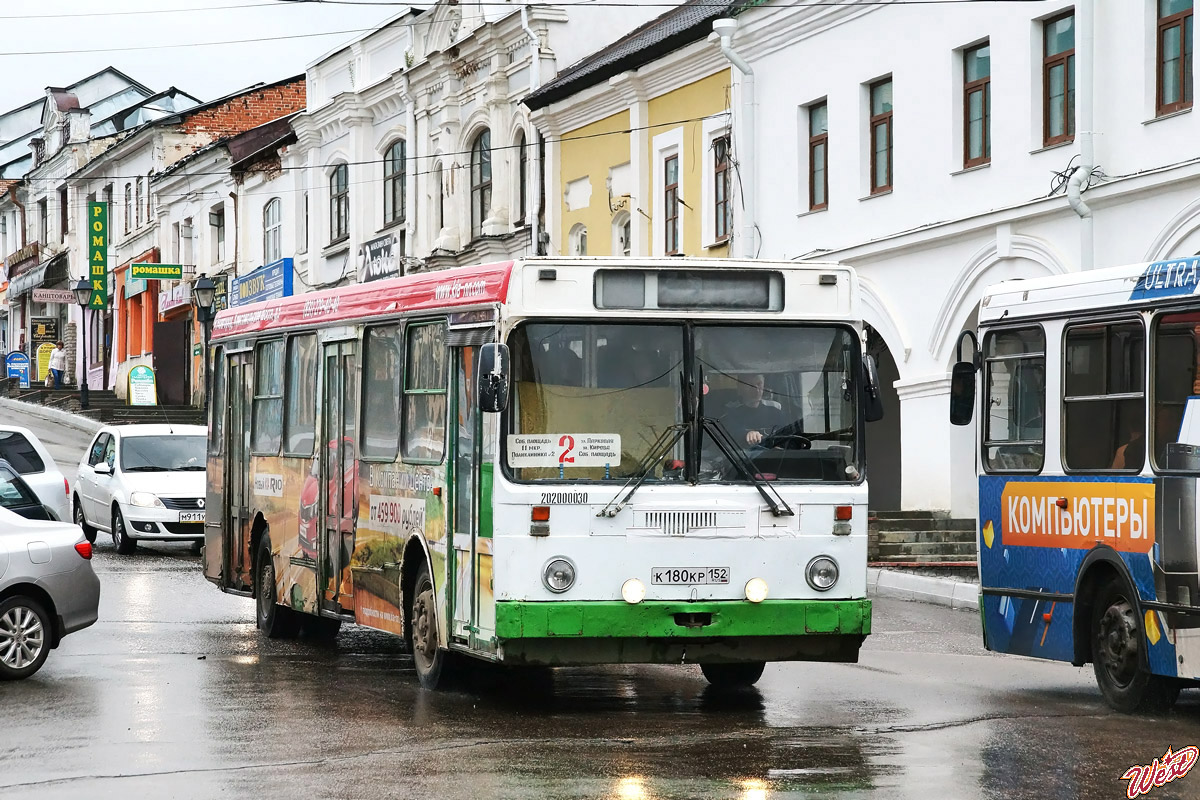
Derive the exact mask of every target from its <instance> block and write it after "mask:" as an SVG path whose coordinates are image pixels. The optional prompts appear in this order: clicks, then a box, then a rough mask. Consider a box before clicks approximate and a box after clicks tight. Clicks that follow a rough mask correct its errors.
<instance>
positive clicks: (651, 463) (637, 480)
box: [596, 422, 691, 517]
mask: <svg viewBox="0 0 1200 800" xmlns="http://www.w3.org/2000/svg"><path fill="white" fill-rule="evenodd" d="M690 427H691V426H690V425H688V424H687V423H686V422H681V423H678V424H675V425H672V426H671V427H669V428H667V429H666V430H664V431H663V432H662V435H661V436H659V437H658V439H657V440H656V441H655V442H654V444H652V445H650V449H649V450H647V451H646V455H644V456H642V460H641V461H640V462H638V467H637V469H636V470H634V472H633V474H632V475H630V476H629V480H627V481H625V485H624V486H622V487H621V488H620V489H618V490H617V494H616V496H615V497H613V499H612V500H609V501H608V504H607V505H605V506H604V508H602V509H600V513H598V514H596V516H597V517H615V516H616V515H617V514H619V513H620V512H621V509H622V508H624V507H625V504H626V503H628V502H629V498H631V497H633V493H634V492H636V491H637V490H638V487H639V486H641V485H642V484H643V483H645V481H646V478H647V477H648V476H649V475H650V472H651V471H652V470H653V469H654V468H655V467H656V466H657V465H658V462H660V461H662V460H663V457H664V456H666V454H667V453H669V452H671V448H672V447H674V446H675V443H676V442H678V441H679V440H680V439H681V438H682V437H683V434H684V433H686V432H687V430H688V428H690ZM630 484H633V486H632V488H630V489H629V492H628V493H627V494H626V495H625V497H624V498H621V502H619V503H617V498H620V497H621V492H624V491H625V489H626V488H627V487H629V485H630ZM613 503H616V506H614V505H613Z"/></svg>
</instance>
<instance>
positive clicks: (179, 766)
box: [0, 535, 1200, 800]
mask: <svg viewBox="0 0 1200 800" xmlns="http://www.w3.org/2000/svg"><path fill="white" fill-rule="evenodd" d="M98 546H99V552H98V554H97V556H96V566H97V570H98V572H99V573H100V574H101V578H102V581H103V586H104V589H103V596H102V600H101V621H100V622H99V623H98V624H97V625H96V626H95V627H93V628H92V629H90V630H88V631H85V632H82V633H80V634H76V635H74V636H71V637H68V638H67V639H66V640H65V641H64V643H63V646H62V647H61V648H60V649H59V650H57V651H55V652H54V653H53V654H52V655H51V657H50V660H49V661H48V662H47V664H46V666H45V668H44V669H43V670H42V671H41V672H40V673H39V674H38V675H37V676H36V677H35V678H34V679H32V680H29V681H25V682H23V683H19V684H7V685H0V797H2V798H6V800H7V798H25V797H29V798H39V800H43V799H45V798H142V797H144V798H165V797H187V798H190V797H197V798H208V797H218V796H226V797H254V798H289V800H290V799H291V798H296V797H311V798H342V797H344V798H376V797H436V798H464V799H465V800H485V799H486V800H493V799H499V798H542V797H547V798H614V799H618V798H619V799H621V800H635V799H637V800H651V799H652V798H709V797H712V798H739V799H740V800H767V798H790V797H811V796H819V797H847V798H854V797H877V798H906V797H912V798H918V797H919V798H1021V797H1030V798H1033V797H1038V798H1042V797H1054V798H1093V797H1095V798H1108V797H1112V798H1117V797H1123V796H1124V794H1125V783H1124V782H1122V781H1121V780H1120V776H1121V775H1122V774H1123V773H1124V771H1125V770H1126V769H1127V768H1128V767H1129V766H1132V765H1134V764H1141V763H1149V762H1150V761H1151V760H1152V759H1153V758H1154V757H1156V756H1160V755H1162V753H1163V751H1164V750H1166V748H1167V746H1168V745H1170V746H1174V747H1176V748H1178V747H1183V746H1186V745H1189V744H1200V696H1197V695H1200V692H1185V694H1184V696H1183V699H1182V700H1181V702H1180V705H1179V708H1178V709H1177V711H1176V712H1175V713H1173V714H1171V715H1169V716H1165V717H1159V718H1152V717H1126V716H1121V715H1117V714H1115V713H1112V712H1110V711H1109V710H1108V709H1107V708H1106V707H1105V706H1104V705H1103V704H1102V702H1101V700H1100V696H1099V693H1098V692H1097V690H1096V689H1095V686H1094V683H1093V681H1092V677H1091V671H1090V668H1083V669H1076V668H1073V667H1070V666H1068V665H1063V664H1050V663H1042V662H1037V661H1033V660H1029V659H1020V658H1012V657H997V656H992V655H990V654H987V653H986V652H984V651H983V649H982V645H981V643H980V640H979V633H978V626H979V622H978V618H977V617H976V616H975V615H973V614H964V613H959V612H951V611H949V610H947V609H942V608H938V607H933V606H925V605H920V604H912V603H903V602H897V601H886V600H880V601H877V606H876V623H875V624H876V633H875V634H873V635H872V637H871V638H870V639H869V640H868V643H867V646H866V647H865V649H864V651H863V657H862V662H861V663H860V664H858V665H832V664H830V665H822V664H777V665H772V666H769V667H768V669H767V672H766V674H765V675H764V677H763V679H762V681H761V682H760V683H759V685H758V687H757V688H756V689H755V690H753V691H750V692H745V693H742V694H733V695H727V694H720V693H716V692H714V691H713V690H711V689H710V688H709V687H708V685H707V684H706V682H705V681H704V679H703V678H702V677H701V675H700V671H699V669H698V668H696V667H694V666H686V667H674V666H670V667H668V666H655V667H611V668H593V669H573V670H548V671H531V672H525V673H500V672H497V671H495V670H487V669H472V670H469V671H467V672H466V673H465V674H464V676H463V677H462V679H461V680H460V682H459V685H458V686H457V687H455V688H453V689H452V690H450V691H447V692H443V693H436V694H435V693H429V692H425V691H422V690H421V689H419V688H418V687H417V683H416V679H415V676H414V673H413V671H412V668H411V661H410V660H409V659H408V657H407V656H406V655H405V654H404V652H403V650H402V648H401V646H400V641H399V640H398V639H396V638H394V637H391V636H388V635H386V634H379V633H375V632H373V631H366V630H362V629H358V628H355V627H354V626H347V627H345V628H343V631H342V634H341V635H340V636H339V637H338V639H337V642H336V644H334V645H321V644H319V643H316V642H312V641H304V640H301V641H294V642H268V641H264V640H262V639H260V638H259V636H258V634H257V631H256V630H255V629H254V625H253V605H252V601H250V600H248V599H243V598H238V597H232V596H228V595H223V594H221V593H220V592H219V591H218V590H217V589H216V588H215V587H212V586H210V585H209V584H207V583H206V582H205V581H204V580H203V578H202V577H201V575H200V573H199V569H198V560H197V559H196V558H195V557H193V556H192V555H191V554H190V551H189V550H188V548H187V547H186V546H183V545H155V544H149V545H143V546H141V547H139V549H138V552H137V554H136V555H134V556H132V557H120V556H117V555H116V554H115V552H114V550H113V548H112V544H111V542H110V541H109V540H108V539H107V537H105V536H103V535H102V536H101V538H100V541H99V542H98ZM1150 797H1151V798H1172V797H1174V798H1184V797H1200V770H1198V771H1197V772H1196V773H1195V774H1191V775H1188V776H1186V777H1184V778H1182V779H1180V780H1177V781H1175V782H1174V783H1172V784H1170V785H1168V786H1166V787H1163V788H1161V789H1155V790H1154V791H1153V792H1152V793H1151V795H1150Z"/></svg>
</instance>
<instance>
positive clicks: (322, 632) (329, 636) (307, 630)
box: [300, 616, 342, 642]
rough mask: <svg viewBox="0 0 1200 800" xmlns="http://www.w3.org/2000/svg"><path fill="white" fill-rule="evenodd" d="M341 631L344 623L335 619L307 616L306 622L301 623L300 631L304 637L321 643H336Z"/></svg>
mask: <svg viewBox="0 0 1200 800" xmlns="http://www.w3.org/2000/svg"><path fill="white" fill-rule="evenodd" d="M341 629H342V621H341V620H340V619H334V618H333V617H313V616H305V617H304V621H303V622H301V623H300V630H302V631H303V632H304V635H305V636H306V637H308V638H309V639H316V640H317V641H319V642H332V641H334V640H335V639H337V635H338V632H339V631H341Z"/></svg>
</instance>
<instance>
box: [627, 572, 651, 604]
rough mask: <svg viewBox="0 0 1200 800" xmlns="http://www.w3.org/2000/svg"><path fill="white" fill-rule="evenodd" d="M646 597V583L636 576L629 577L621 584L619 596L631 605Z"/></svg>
mask: <svg viewBox="0 0 1200 800" xmlns="http://www.w3.org/2000/svg"><path fill="white" fill-rule="evenodd" d="M645 597H646V584H644V583H642V582H641V581H639V580H638V579H637V578H630V579H629V580H627V581H625V582H624V583H622V584H621V598H622V599H623V600H624V601H625V602H626V603H629V604H630V605H631V606H636V605H637V604H638V603H640V602H642V600H644V599H645Z"/></svg>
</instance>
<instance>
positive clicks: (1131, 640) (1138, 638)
mask: <svg viewBox="0 0 1200 800" xmlns="http://www.w3.org/2000/svg"><path fill="white" fill-rule="evenodd" d="M1129 595H1130V592H1129V590H1128V589H1127V588H1126V584H1125V582H1124V581H1123V580H1121V579H1120V578H1112V579H1111V580H1109V581H1108V583H1106V584H1104V585H1103V586H1102V587H1101V589H1100V592H1099V594H1097V595H1096V605H1095V606H1094V608H1095V611H1094V612H1093V615H1092V666H1093V668H1094V669H1095V671H1096V683H1097V684H1098V685H1099V686H1100V692H1101V693H1102V694H1103V695H1104V699H1105V700H1107V701H1108V704H1109V705H1110V706H1112V707H1113V708H1114V709H1116V710H1117V711H1122V712H1125V713H1130V712H1134V711H1165V710H1166V709H1168V708H1170V707H1171V706H1173V705H1174V704H1175V700H1176V699H1178V697H1179V688H1180V685H1179V681H1177V680H1175V679H1173V678H1166V677H1163V676H1161V675H1152V674H1150V673H1149V672H1148V671H1147V670H1146V668H1145V667H1144V666H1142V660H1143V659H1142V653H1141V649H1142V647H1143V644H1142V643H1143V641H1144V639H1145V634H1144V633H1143V631H1142V624H1141V620H1140V619H1138V613H1137V608H1136V606H1135V605H1134V603H1133V602H1132V600H1131V599H1130V597H1129Z"/></svg>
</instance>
